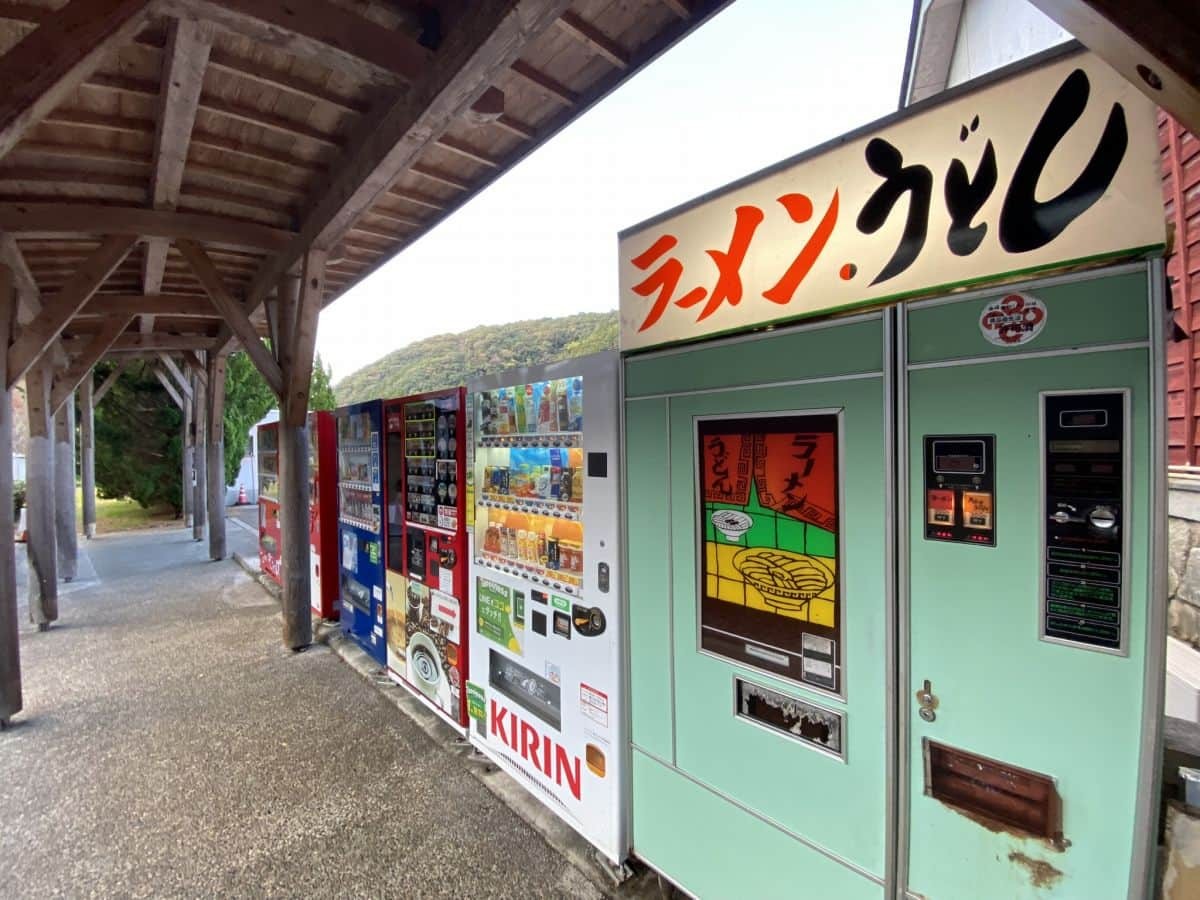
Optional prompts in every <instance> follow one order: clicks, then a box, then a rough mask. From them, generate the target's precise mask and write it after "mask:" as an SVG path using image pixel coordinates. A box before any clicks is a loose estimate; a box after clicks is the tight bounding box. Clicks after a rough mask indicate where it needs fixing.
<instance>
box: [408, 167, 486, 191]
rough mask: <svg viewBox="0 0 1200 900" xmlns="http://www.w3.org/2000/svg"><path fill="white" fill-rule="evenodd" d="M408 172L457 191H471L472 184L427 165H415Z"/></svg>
mask: <svg viewBox="0 0 1200 900" xmlns="http://www.w3.org/2000/svg"><path fill="white" fill-rule="evenodd" d="M408 171H410V172H414V173H415V174H417V175H420V176H422V177H423V178H428V179H429V180H430V181H436V182H437V183H438V184H444V185H446V187H449V188H454V190H456V191H469V190H470V189H471V185H470V182H467V181H463V180H462V179H461V178H459V177H458V176H457V175H452V174H450V173H449V172H446V171H444V170H442V169H437V168H434V167H433V166H429V165H426V164H425V163H413V164H412V165H411V166H409V167H408Z"/></svg>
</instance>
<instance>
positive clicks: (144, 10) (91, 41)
mask: <svg viewBox="0 0 1200 900" xmlns="http://www.w3.org/2000/svg"><path fill="white" fill-rule="evenodd" d="M150 5H151V4H150V0H71V2H70V3H68V4H67V5H66V6H65V7H63V8H62V9H61V10H59V11H58V12H56V13H55V14H54V16H53V17H52V18H50V19H47V20H46V21H45V22H44V23H43V24H42V25H39V26H38V27H37V28H35V29H34V30H33V31H32V32H30V33H29V34H27V35H26V36H25V37H24V38H23V39H22V40H21V41H20V42H19V43H18V44H17V45H16V46H15V47H13V48H12V49H11V50H9V51H8V52H7V53H6V54H4V56H3V57H0V85H4V90H3V93H2V94H0V158H2V157H4V156H6V155H7V154H8V152H9V151H10V150H12V148H13V147H14V146H16V144H17V142H18V141H19V140H20V139H21V136H22V135H23V134H24V133H25V132H26V131H27V130H28V129H29V128H31V127H32V126H33V125H35V124H36V123H37V122H38V121H40V120H41V119H42V118H43V117H44V116H45V115H46V114H47V113H49V112H50V111H51V110H52V109H54V108H55V107H56V106H58V105H59V104H60V103H62V101H63V100H64V99H66V97H67V96H68V95H69V94H70V93H71V92H72V91H73V90H74V89H75V88H76V87H78V85H79V84H80V83H81V82H82V81H83V80H84V79H86V78H87V77H88V76H89V75H91V74H92V72H94V71H95V70H96V68H97V67H98V66H99V65H100V63H101V61H103V59H104V57H105V55H106V54H108V53H109V51H110V50H112V49H113V48H114V47H116V46H119V45H120V44H122V43H125V42H126V41H128V40H129V39H131V38H132V37H133V36H134V35H135V34H136V33H137V32H138V30H139V29H140V28H141V27H142V26H143V25H144V24H145V22H146V19H147V16H148V14H149V11H150Z"/></svg>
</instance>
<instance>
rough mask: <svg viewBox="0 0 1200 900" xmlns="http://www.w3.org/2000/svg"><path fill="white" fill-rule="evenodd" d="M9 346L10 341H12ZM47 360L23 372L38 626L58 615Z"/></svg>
mask: <svg viewBox="0 0 1200 900" xmlns="http://www.w3.org/2000/svg"><path fill="white" fill-rule="evenodd" d="M10 346H11V345H10ZM52 375H53V372H52V370H51V363H50V361H49V360H45V361H43V362H39V363H38V364H37V365H35V366H34V367H33V368H31V369H30V370H29V372H28V373H27V374H26V375H25V401H26V409H27V410H28V412H29V445H28V447H27V449H26V451H25V507H26V525H27V531H28V532H29V536H28V539H27V540H26V542H25V552H26V555H27V556H28V558H29V619H30V621H31V622H34V623H35V624H36V625H37V626H38V629H39V630H40V631H45V630H46V629H48V628H49V627H50V623H51V622H53V621H54V620H55V619H57V618H58V558H57V553H58V551H57V550H56V549H55V546H54V544H55V534H54V442H53V438H52V436H51V431H52V429H51V426H50V423H51V421H52V419H51V416H50V381H51V377H52Z"/></svg>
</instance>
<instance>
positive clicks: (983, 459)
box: [925, 434, 996, 547]
mask: <svg viewBox="0 0 1200 900" xmlns="http://www.w3.org/2000/svg"><path fill="white" fill-rule="evenodd" d="M995 450H996V437H995V435H991V434H973V435H936V436H935V435H926V437H925V539H926V540H929V541H948V542H951V543H959V544H975V545H981V546H985V547H994V546H996V480H995V479H996V475H995Z"/></svg>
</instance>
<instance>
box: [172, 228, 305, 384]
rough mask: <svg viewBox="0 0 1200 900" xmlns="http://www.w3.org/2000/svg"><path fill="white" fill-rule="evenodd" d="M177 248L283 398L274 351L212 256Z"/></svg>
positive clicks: (188, 245)
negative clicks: (232, 290) (247, 313)
mask: <svg viewBox="0 0 1200 900" xmlns="http://www.w3.org/2000/svg"><path fill="white" fill-rule="evenodd" d="M175 246H176V247H177V248H178V250H179V252H180V254H182V255H183V258H184V259H186V260H187V261H188V263H189V264H190V265H191V267H192V271H193V272H195V274H196V277H197V278H198V279H199V280H200V283H201V284H202V285H204V289H205V290H206V291H208V296H209V299H211V300H212V302H213V306H215V307H216V308H217V311H218V312H219V313H221V315H222V316H223V317H224V319H225V325H226V326H227V327H228V328H229V329H230V330H231V331H233V333H234V334H235V335H236V336H237V338H238V340H240V341H241V343H242V348H243V349H244V350H245V351H246V354H247V355H248V356H249V357H250V359H251V360H252V361H253V362H254V366H255V368H257V369H258V371H259V372H260V373H261V374H262V377H263V380H264V381H266V382H267V386H268V387H269V388H271V390H272V391H274V393H275V396H276V397H279V396H281V395H282V394H283V375H282V373H281V372H280V369H279V363H277V362H276V361H275V358H274V357H273V356H272V355H271V351H269V350H268V349H267V347H266V345H265V344H263V342H262V340H261V339H260V338H259V336H258V332H257V331H256V330H255V328H254V326H253V325H252V324H251V322H250V318H249V317H248V316H247V315H246V312H245V310H243V309H242V305H241V304H240V303H238V302H237V300H235V299H234V297H233V295H231V294H230V293H229V291H228V290H227V289H226V288H225V282H224V281H223V280H222V278H221V276H220V274H219V273H218V272H217V270H216V268H215V267H214V266H213V264H212V260H210V259H209V258H208V254H206V253H205V252H204V250H203V248H201V247H200V245H199V244H196V243H193V242H192V241H189V240H181V241H176V243H175Z"/></svg>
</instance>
